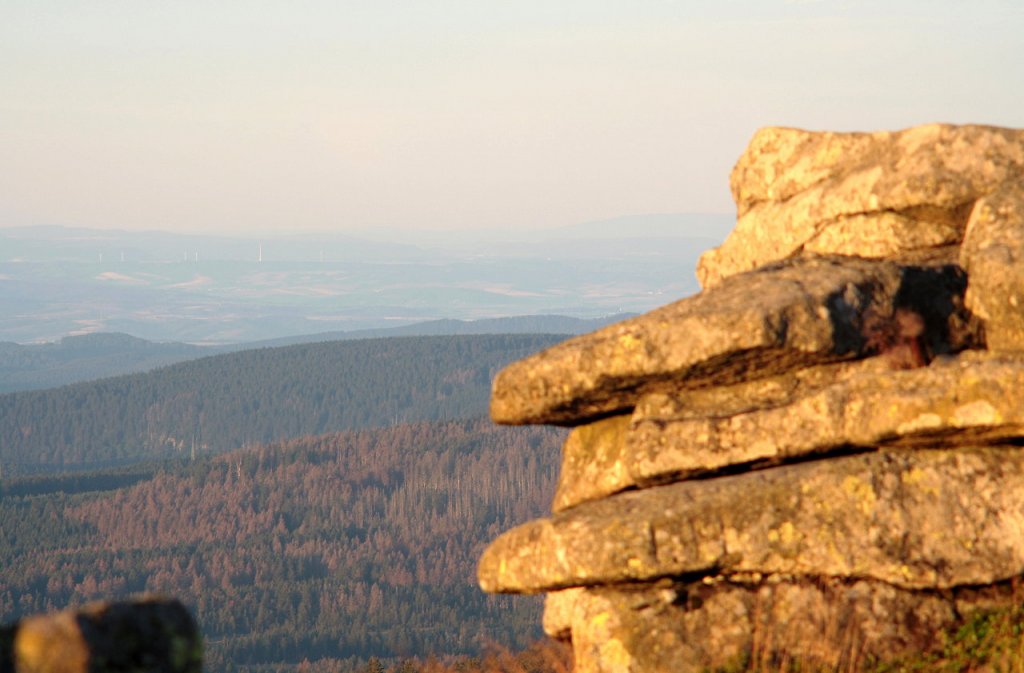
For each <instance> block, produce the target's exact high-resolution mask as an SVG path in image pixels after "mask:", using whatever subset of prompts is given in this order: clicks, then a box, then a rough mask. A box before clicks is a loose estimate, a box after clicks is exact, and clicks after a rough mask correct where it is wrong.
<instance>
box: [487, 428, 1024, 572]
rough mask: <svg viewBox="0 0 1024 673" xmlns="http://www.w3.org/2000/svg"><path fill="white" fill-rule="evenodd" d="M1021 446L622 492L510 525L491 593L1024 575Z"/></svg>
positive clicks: (817, 464) (892, 455)
mask: <svg viewBox="0 0 1024 673" xmlns="http://www.w3.org/2000/svg"><path fill="white" fill-rule="evenodd" d="M1022 530H1024V451H1022V450H1020V449H1019V448H1018V447H1004V448H985V449H973V450H969V451H968V450H959V451H942V450H935V451H898V452H873V453H869V454H862V455H855V456H846V457H842V458H834V459H831V460H823V461H813V462H808V463H802V464H799V465H792V466H784V467H778V468H774V469H771V470H762V471H756V472H748V473H745V474H740V475H735V476H728V477H721V478H717V479H708V480H694V481H684V482H679V483H675V484H671V485H667V486H661V487H656V488H649V489H645V490H642V491H636V492H628V493H621V494H619V495H615V496H612V497H609V498H605V499H603V500H599V501H596V502H590V503H586V504H583V505H580V506H578V507H575V508H573V509H570V510H568V511H566V512H562V513H561V514H556V515H554V516H553V517H552V518H550V519H541V520H538V521H534V522H531V523H528V524H525V525H523V526H520V527H518V528H514V529H512V530H511V531H508V532H506V533H504V534H503V535H502V536H500V537H499V538H498V539H497V540H496V541H495V542H493V543H492V544H491V546H490V547H488V549H487V550H486V551H485V552H484V554H483V556H482V557H481V559H480V565H479V580H480V585H481V587H483V588H484V590H485V591H503V592H539V591H549V590H552V589H563V588H568V587H574V586H594V585H601V584H618V583H624V582H637V581H650V580H654V579H657V578H660V577H672V576H676V577H678V576H703V575H718V574H721V575H724V576H726V577H728V576H729V575H732V574H735V573H763V574H773V573H781V574H786V575H797V576H833V577H859V578H869V579H874V580H878V581H881V582H886V583H889V584H892V585H894V586H899V587H903V588H907V589H945V588H950V587H954V586H958V585H980V584H987V583H991V582H997V581H1000V580H1004V579H1007V578H1010V577H1014V576H1017V575H1024V536H1022V535H1021V534H1020V532H1021V531H1022Z"/></svg>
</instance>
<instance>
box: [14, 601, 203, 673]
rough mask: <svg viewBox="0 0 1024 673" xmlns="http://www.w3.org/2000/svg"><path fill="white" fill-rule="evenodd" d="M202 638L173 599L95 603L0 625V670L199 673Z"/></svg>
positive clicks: (27, 672)
mask: <svg viewBox="0 0 1024 673" xmlns="http://www.w3.org/2000/svg"><path fill="white" fill-rule="evenodd" d="M201 670H202V637H201V636H200V634H199V631H198V629H197V628H196V624H195V622H194V621H193V620H192V616H191V615H190V614H189V613H188V610H186V609H185V607H184V606H182V604H181V603H179V602H178V601H174V600H165V599H148V600H141V601H134V602H126V603H95V604H92V605H88V606H85V607H83V608H80V609H78V610H67V611H64V612H58V613H55V614H51V615H38V616H34V617H26V618H25V619H22V620H21V621H20V622H18V623H16V624H13V625H11V626H7V627H4V628H3V629H0V671H13V672H16V673H129V672H130V673H150V672H151V673H200V671H201Z"/></svg>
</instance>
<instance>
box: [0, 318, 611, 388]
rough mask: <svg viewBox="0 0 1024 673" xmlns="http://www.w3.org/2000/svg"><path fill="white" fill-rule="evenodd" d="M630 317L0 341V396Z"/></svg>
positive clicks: (567, 330)
mask: <svg viewBox="0 0 1024 673" xmlns="http://www.w3.org/2000/svg"><path fill="white" fill-rule="evenodd" d="M630 315H631V314H618V315H612V316H607V317H605V318H595V319H581V318H571V317H568V316H560V315H532V316H516V317H508V318H491V319H484V320H431V321H427V322H422V323H416V324H414V325H404V326H401V327H390V328H381V329H367V330H354V331H350V332H321V333H319V334H306V335H300V336H294V337H286V338H282V339H271V340H266V341H256V342H248V343H240V344H232V345H229V346H196V345H192V344H185V343H159V342H153V341H147V340H145V339H139V338H136V337H133V336H129V335H127V334H119V333H98V334H85V335H81V336H72V337H65V338H63V339H61V340H60V341H56V342H53V343H46V344H30V345H23V344H16V343H11V342H0V393H11V392H16V391H19V390H42V389H45V388H56V387H58V386H63V385H68V384H70V383H77V382H80V381H91V380H93V379H100V378H106V377H110V376H120V375H122V374H132V373H136V372H144V371H149V370H151V369H156V368H157V367H163V366H166V365H171V364H174V363H177V362H183V361H186V360H192V359H195V358H201V357H206V356H208V355H217V354H220V353H230V352H237V351H242V350H249V349H254V348H267V347H275V346H289V345H295V344H304V343H318V342H325V341H346V340H353V339H372V338H383V337H400V336H440V335H446V334H453V335H454V334H566V335H571V334H585V333H587V332H591V331H593V330H595V329H598V328H600V327H603V326H604V325H607V324H610V323H613V322H617V321H619V320H624V319H626V318H628V317H630Z"/></svg>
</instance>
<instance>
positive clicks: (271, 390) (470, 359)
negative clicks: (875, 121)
mask: <svg viewBox="0 0 1024 673" xmlns="http://www.w3.org/2000/svg"><path fill="white" fill-rule="evenodd" d="M565 338H566V335H564V334H563V335H551V334H549V335H536V334H519V335H515V334H497V335H493V334H484V335H449V336H421V337H395V338H384V339H358V340H350V341H328V342H322V343H308V344H299V345H294V346H282V347H277V348H255V349H249V350H245V351H240V352H236V353H226V354H221V355H214V356H210V357H204V358H199V359H194V360H190V361H188V362H181V363H178V364H175V365H171V366H168V367H163V368H160V369H157V370H154V371H150V372H145V373H139V374H131V375H126V376H118V377H114V378H107V379H101V380H98V381H92V382H84V383H76V384H73V385H68V386H64V387H62V388H55V389H51V390H35V391H22V392H16V393H8V394H4V395H0V467H2V468H3V471H4V474H5V475H8V476H11V475H25V474H32V473H46V472H60V471H67V470H88V469H97V468H102V467H106V466H113V465H125V464H130V463H135V462H139V461H142V460H152V459H165V458H181V457H187V456H189V454H190V453H192V452H196V453H197V454H198V455H204V454H213V453H221V452H224V451H229V450H231V449H234V448H236V447H240V446H246V445H249V444H253V443H260V442H268V441H278V440H282V439H288V438H292V437H298V436H301V435H315V434H323V433H329V432H339V431H343V430H350V429H359V428H374V427H388V426H392V425H396V424H399V423H407V422H417V421H433V420H451V419H461V418H476V417H480V416H484V415H486V414H487V405H488V399H489V395H490V385H491V380H492V378H493V377H494V375H495V374H496V373H497V371H498V370H499V369H501V368H502V367H504V366H505V365H507V364H508V363H509V362H511V361H513V360H518V359H520V358H523V357H525V356H526V355H529V354H530V353H534V352H537V351H539V350H542V349H544V348H547V347H549V346H552V345H554V344H555V343H558V342H559V341H563V340H564V339H565Z"/></svg>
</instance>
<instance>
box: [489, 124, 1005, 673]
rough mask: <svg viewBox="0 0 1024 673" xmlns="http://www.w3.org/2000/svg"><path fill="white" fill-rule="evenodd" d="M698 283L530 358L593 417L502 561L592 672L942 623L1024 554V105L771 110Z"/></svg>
mask: <svg viewBox="0 0 1024 673" xmlns="http://www.w3.org/2000/svg"><path fill="white" fill-rule="evenodd" d="M731 185H732V191H733V195H734V197H735V199H736V203H737V208H738V212H739V219H738V222H737V226H736V229H735V230H734V232H733V233H732V234H731V235H730V236H729V238H728V239H727V240H726V241H725V243H724V244H723V245H722V246H721V247H720V248H717V249H715V250H712V251H709V252H708V253H706V254H705V255H704V256H703V257H702V258H701V260H700V263H699V265H698V277H699V278H700V279H701V282H702V284H703V286H704V290H703V291H702V292H700V293H699V294H697V295H695V296H692V297H688V298H685V299H682V300H680V301H677V302H676V303H674V304H670V305H668V306H664V307H662V308H660V309H657V310H655V311H652V312H651V313H648V314H646V315H643V316H640V317H638V318H635V319H632V320H628V321H625V322H622V323H618V324H616V325H612V326H609V327H607V328H605V329H602V330H600V331H598V332H594V333H592V334H589V335H585V336H582V337H577V338H574V339H571V340H569V341H566V342H564V343H562V344H560V345H558V346H555V347H553V348H551V349H549V350H547V351H544V352H542V353H539V354H537V355H534V356H532V357H530V358H527V359H525V360H522V361H519V362H517V363H514V364H512V365H511V366H509V367H508V368H507V369H505V370H504V371H503V372H501V373H500V374H499V375H498V377H497V379H496V380H495V382H494V390H493V395H492V400H491V414H492V417H493V418H494V420H495V421H497V422H499V423H508V424H525V423H549V424H556V425H565V426H571V427H573V430H572V431H571V433H570V434H569V436H568V438H567V440H566V442H565V446H564V449H563V458H562V471H561V476H560V482H559V485H558V489H557V492H556V494H555V499H554V503H553V506H552V509H553V515H552V516H551V517H550V518H547V519H542V520H538V521H533V522H530V523H527V524H525V525H523V526H520V527H519V528H516V529H513V530H511V531H508V532H507V533H505V534H503V535H502V536H501V537H499V538H498V539H497V540H496V541H495V542H494V543H492V544H491V546H490V547H489V548H488V549H487V550H486V551H485V552H484V554H483V557H482V558H481V560H480V567H479V579H480V584H481V586H482V587H483V588H484V589H485V590H487V591H493V592H523V593H535V592H550V593H549V594H548V597H547V603H546V611H545V618H544V626H545V630H546V631H547V632H548V633H549V634H551V635H554V636H558V637H571V639H572V642H573V647H574V650H575V653H576V660H577V670H578V671H579V672H580V673H591V672H598V671H601V672H604V671H652V672H653V671H700V670H713V669H716V668H724V667H730V666H735V665H736V664H737V662H740V661H742V660H744V659H749V658H751V657H756V658H772V657H776V658H780V657H798V658H800V659H803V660H806V661H810V662H816V663H820V664H825V665H829V666H844V667H845V668H844V669H843V670H848V669H855V668H856V667H857V665H858V664H859V663H863V662H867V661H869V660H873V659H886V658H891V657H896V656H900V655H902V654H907V653H912V652H922V651H926V650H928V649H930V648H932V647H935V646H936V644H937V641H936V639H935V637H934V636H935V634H936V632H937V631H939V630H941V629H943V628H948V627H951V626H953V625H955V624H956V623H958V622H959V621H960V620H962V619H963V618H964V616H965V615H967V614H968V613H969V612H970V611H972V610H974V609H977V608H981V607H992V606H995V605H999V604H1000V603H1003V602H1007V601H1010V600H1012V599H1013V595H1014V591H1015V587H1016V586H1017V583H1018V581H1019V580H1020V579H1021V578H1024V451H1022V450H1021V446H1022V444H1024V131H1019V130H1011V129H999V128H992V127H983V126H959V127H957V126H948V125H931V126H925V127H919V128H914V129H909V130H906V131H900V132H895V133H873V134H840V133H810V132H806V131H797V130H792V129H765V130H762V131H760V132H758V133H757V135H756V136H755V137H754V139H753V141H752V142H751V144H750V147H749V148H748V150H747V152H746V153H745V154H744V156H743V157H741V159H740V160H739V162H738V163H737V166H736V168H735V169H734V171H733V174H732V180H731Z"/></svg>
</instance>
